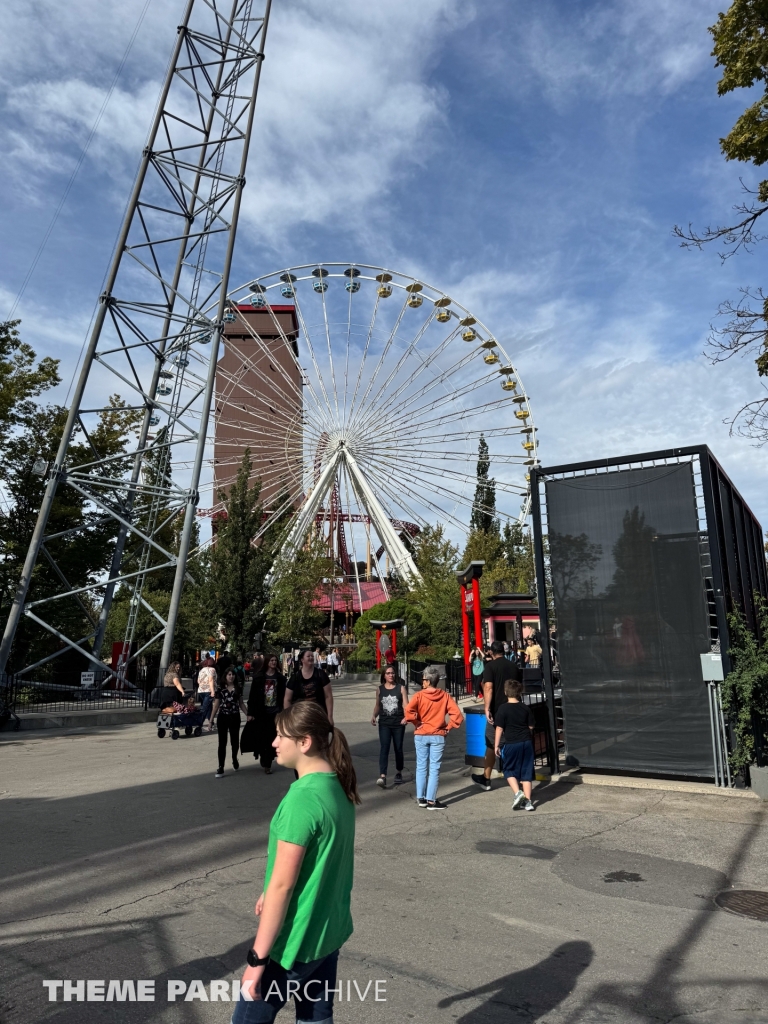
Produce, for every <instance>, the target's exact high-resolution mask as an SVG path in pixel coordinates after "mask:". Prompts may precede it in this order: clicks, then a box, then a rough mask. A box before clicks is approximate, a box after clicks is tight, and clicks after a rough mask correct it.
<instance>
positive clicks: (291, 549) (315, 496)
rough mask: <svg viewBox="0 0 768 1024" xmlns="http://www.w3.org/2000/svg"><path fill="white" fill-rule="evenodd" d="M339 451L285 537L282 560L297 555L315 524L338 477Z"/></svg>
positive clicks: (274, 574)
mask: <svg viewBox="0 0 768 1024" xmlns="http://www.w3.org/2000/svg"><path fill="white" fill-rule="evenodd" d="M339 458H340V454H339V452H336V453H335V454H334V455H333V458H332V459H331V460H330V462H329V463H328V465H327V466H326V467H325V469H324V470H323V472H322V473H321V474H320V476H319V477H318V480H317V483H316V484H315V486H314V489H313V491H312V493H311V494H310V496H309V498H308V499H307V501H305V502H304V505H303V506H302V509H301V512H300V513H299V515H298V517H297V519H296V522H295V523H294V524H293V526H292V528H291V532H290V533H289V534H288V536H287V537H286V539H285V542H284V544H283V547H282V550H281V552H280V560H281V561H287V560H290V559H291V558H294V557H295V556H296V552H297V551H298V550H299V548H300V547H301V545H302V543H303V542H304V538H305V537H306V535H307V532H308V530H309V528H310V527H311V526H312V525H313V524H314V522H315V517H316V515H317V512H318V509H319V508H320V505H321V503H322V501H323V499H324V498H325V496H326V494H327V493H328V491H329V490H330V488H331V486H332V484H333V482H334V480H335V479H336V473H337V471H338V466H339ZM278 572H279V566H278V567H277V571H275V570H273V571H272V573H271V574H270V576H269V577H268V579H270V580H271V579H272V578H274V576H276V575H277V573H278Z"/></svg>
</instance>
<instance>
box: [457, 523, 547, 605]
mask: <svg viewBox="0 0 768 1024" xmlns="http://www.w3.org/2000/svg"><path fill="white" fill-rule="evenodd" d="M472 561H483V562H485V567H484V569H483V575H482V576H481V578H480V594H481V596H482V597H483V598H484V599H486V598H488V597H490V595H491V594H496V593H500V592H505V593H511V594H533V593H535V590H536V571H535V568H534V562H533V551H532V548H531V538H530V534H529V533H528V532H527V531H525V530H523V528H522V526H521V525H520V524H519V523H505V524H504V529H503V530H502V531H501V533H498V532H496V531H491V532H490V533H485V532H483V531H482V530H472V531H471V532H470V534H469V536H468V537H467V544H466V547H465V548H464V554H463V555H462V558H461V564H462V565H468V564H469V563H470V562H472Z"/></svg>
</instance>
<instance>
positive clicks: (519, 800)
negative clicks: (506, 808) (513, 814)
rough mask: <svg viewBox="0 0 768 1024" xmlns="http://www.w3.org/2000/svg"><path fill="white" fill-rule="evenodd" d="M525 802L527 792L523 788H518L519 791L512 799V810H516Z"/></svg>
mask: <svg viewBox="0 0 768 1024" xmlns="http://www.w3.org/2000/svg"><path fill="white" fill-rule="evenodd" d="M524 803H525V793H524V792H523V791H522V789H518V791H517V792H516V793H515V799H514V800H513V801H512V810H513V811H516V810H517V809H518V808H519V807H521V806H522V805H523V804H524Z"/></svg>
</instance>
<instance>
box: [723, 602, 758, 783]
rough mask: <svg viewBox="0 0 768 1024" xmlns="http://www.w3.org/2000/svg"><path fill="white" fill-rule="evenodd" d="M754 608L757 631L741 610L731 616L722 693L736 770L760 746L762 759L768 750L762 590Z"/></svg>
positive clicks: (746, 763) (751, 760) (747, 763)
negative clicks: (728, 662)
mask: <svg viewBox="0 0 768 1024" xmlns="http://www.w3.org/2000/svg"><path fill="white" fill-rule="evenodd" d="M755 608H756V612H757V632H756V633H754V632H753V631H752V630H751V629H750V628H749V626H748V625H747V623H746V620H745V619H744V616H743V615H742V613H741V612H738V611H737V612H734V613H733V614H732V615H729V616H728V625H729V627H730V629H729V632H730V640H731V646H730V649H729V652H728V653H729V654H730V655H731V658H732V659H733V670H732V671H731V672H729V673H728V675H727V676H726V678H725V682H724V683H723V686H722V695H723V709H724V710H725V712H726V714H727V715H728V717H729V719H730V722H731V725H732V726H733V730H734V733H735V735H736V749H735V750H734V751H733V753H732V754H731V756H730V761H731V767H732V768H733V769H734V771H742V770H743V769H745V768H748V767H749V766H750V765H751V764H753V763H754V762H755V759H756V755H757V753H758V751H757V747H758V746H759V748H760V753H761V755H762V758H763V761H764V759H765V752H766V750H768V604H766V601H765V598H763V597H761V596H760V595H759V594H755ZM756 740H757V742H756Z"/></svg>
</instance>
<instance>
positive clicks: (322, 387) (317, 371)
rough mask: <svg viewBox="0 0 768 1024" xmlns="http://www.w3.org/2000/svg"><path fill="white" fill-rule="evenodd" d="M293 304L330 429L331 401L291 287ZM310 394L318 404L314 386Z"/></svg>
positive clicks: (296, 295)
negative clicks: (323, 401)
mask: <svg viewBox="0 0 768 1024" xmlns="http://www.w3.org/2000/svg"><path fill="white" fill-rule="evenodd" d="M293 304H294V308H295V310H296V318H297V320H298V321H299V326H300V328H301V330H302V331H303V332H304V344H305V345H306V346H307V351H308V352H309V357H310V359H311V360H312V366H313V367H314V370H315V375H316V377H317V381H318V384H319V385H320V391H321V392H322V395H323V398H324V400H325V409H324V410H323V414H324V413H326V412H327V414H328V415H327V423H328V428H329V430H330V429H332V424H333V410H332V409H331V402H330V399H329V398H328V392H327V391H326V390H325V382H324V381H323V374H322V372H321V371H320V366H319V364H318V361H317V356H316V355H315V349H314V346H313V344H312V336H311V334H310V332H309V327H308V326H307V323H306V321H305V319H304V313H303V312H302V309H301V305H300V303H299V293H298V289H296V288H294V289H293ZM310 386H311V385H310ZM311 394H312V396H313V398H314V399H315V401H316V402H317V403H318V405H320V399H319V398H318V396H317V393H316V392H315V390H314V387H312V391H311ZM323 419H326V417H325V415H323Z"/></svg>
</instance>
